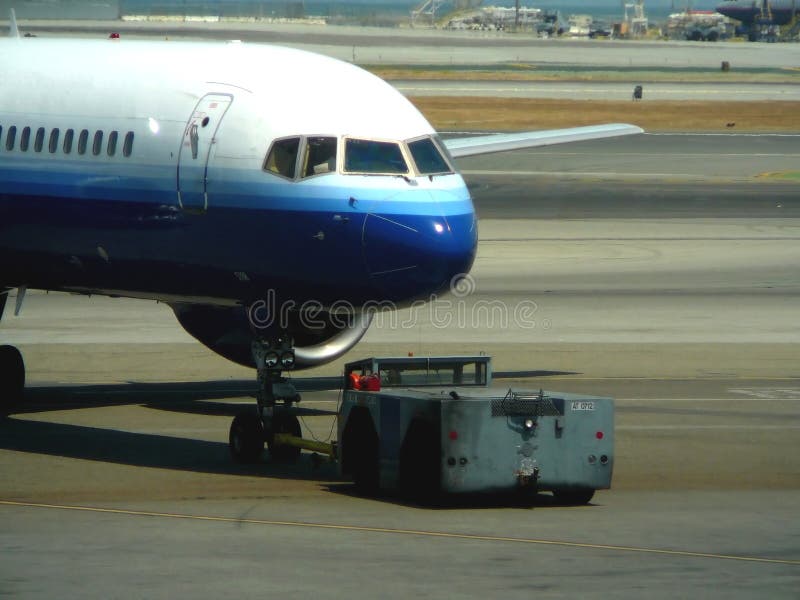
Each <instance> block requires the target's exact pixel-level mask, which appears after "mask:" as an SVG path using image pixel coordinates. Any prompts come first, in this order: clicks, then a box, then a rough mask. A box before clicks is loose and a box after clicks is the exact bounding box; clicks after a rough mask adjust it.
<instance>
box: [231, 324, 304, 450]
mask: <svg viewBox="0 0 800 600" xmlns="http://www.w3.org/2000/svg"><path fill="white" fill-rule="evenodd" d="M292 346H293V344H292V338H291V336H289V335H281V336H278V337H276V338H271V339H258V340H255V341H254V342H253V346H252V353H253V359H254V361H255V363H256V366H257V369H258V378H257V381H258V391H257V392H256V410H255V411H253V410H247V411H244V412H241V413H239V414H238V415H236V417H235V418H234V420H233V423H231V429H230V434H229V437H228V441H229V448H230V452H231V456H233V458H234V460H236V461H237V462H240V463H254V462H258V460H260V458H261V454H262V453H263V451H264V443H265V442H266V444H267V447H268V448H269V451H270V454H271V456H272V458H273V459H275V460H280V461H287V460H294V459H296V458H297V457H298V456H299V455H300V448H297V447H294V446H287V445H282V444H276V443H275V436H276V434H289V435H292V436H295V437H301V429H300V421H299V420H298V419H297V417H296V416H295V415H294V414H293V412H292V405H293V404H294V403H296V402H300V394H298V393H297V390H296V389H295V387H294V386H293V385H292V384H291V383H290V382H289V381H288V380H287V379H286V378H284V377H281V373H282V371H284V370H290V369H292V368H293V367H294V364H295V361H294V349H293V347H292Z"/></svg>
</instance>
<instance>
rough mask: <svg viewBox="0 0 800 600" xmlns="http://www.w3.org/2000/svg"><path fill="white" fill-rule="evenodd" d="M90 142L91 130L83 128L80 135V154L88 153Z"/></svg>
mask: <svg viewBox="0 0 800 600" xmlns="http://www.w3.org/2000/svg"><path fill="white" fill-rule="evenodd" d="M88 143H89V130H88V129H82V130H81V134H80V135H79V136H78V154H86V144H88Z"/></svg>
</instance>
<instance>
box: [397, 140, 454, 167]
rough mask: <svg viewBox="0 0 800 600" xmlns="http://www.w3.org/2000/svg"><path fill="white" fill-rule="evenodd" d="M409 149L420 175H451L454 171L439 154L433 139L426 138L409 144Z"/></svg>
mask: <svg viewBox="0 0 800 600" xmlns="http://www.w3.org/2000/svg"><path fill="white" fill-rule="evenodd" d="M408 149H409V150H410V151H411V156H412V157H413V158H414V162H415V163H416V165H417V171H419V173H420V175H436V174H437V173H451V172H452V169H451V168H450V165H448V164H447V161H446V160H445V159H444V156H442V153H441V152H439V149H438V148H437V147H436V144H435V143H434V142H433V140H432V139H431V138H424V139H421V140H415V141H413V142H409V143H408Z"/></svg>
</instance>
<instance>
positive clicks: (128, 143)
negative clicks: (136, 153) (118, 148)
mask: <svg viewBox="0 0 800 600" xmlns="http://www.w3.org/2000/svg"><path fill="white" fill-rule="evenodd" d="M132 152H133V132H132V131H129V132H128V133H126V134H125V141H124V142H123V143H122V155H123V156H124V157H126V158H127V157H128V156H130V155H131V153H132Z"/></svg>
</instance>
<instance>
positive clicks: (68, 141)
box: [62, 129, 75, 154]
mask: <svg viewBox="0 0 800 600" xmlns="http://www.w3.org/2000/svg"><path fill="white" fill-rule="evenodd" d="M74 137H75V130H74V129H67V130H66V131H65V132H64V145H63V146H62V149H63V150H64V154H69V153H70V152H72V140H73V138H74Z"/></svg>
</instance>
